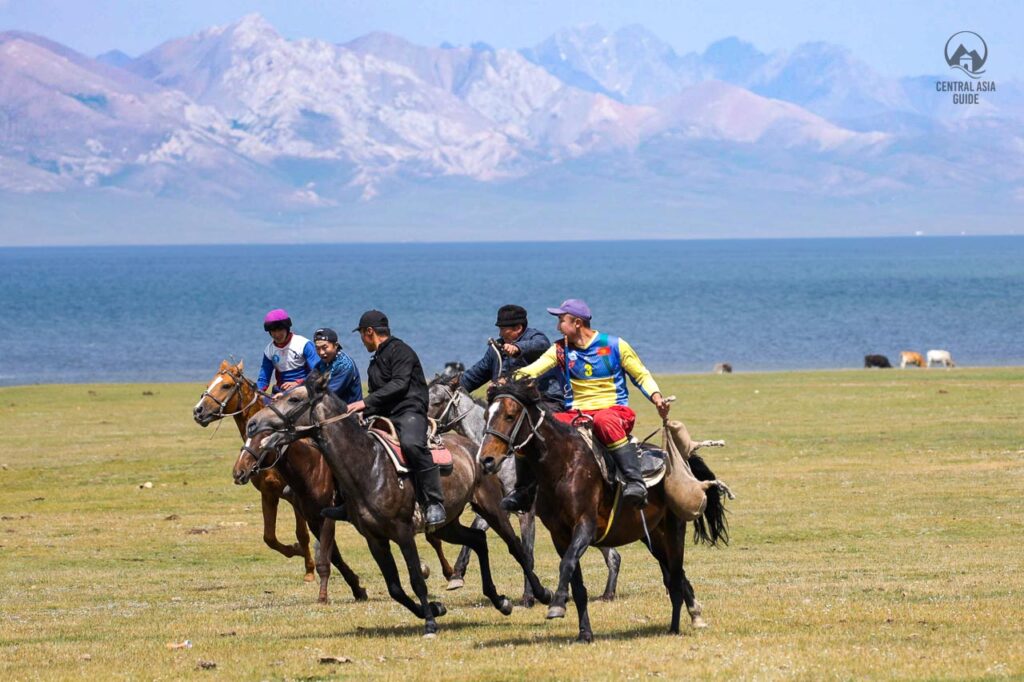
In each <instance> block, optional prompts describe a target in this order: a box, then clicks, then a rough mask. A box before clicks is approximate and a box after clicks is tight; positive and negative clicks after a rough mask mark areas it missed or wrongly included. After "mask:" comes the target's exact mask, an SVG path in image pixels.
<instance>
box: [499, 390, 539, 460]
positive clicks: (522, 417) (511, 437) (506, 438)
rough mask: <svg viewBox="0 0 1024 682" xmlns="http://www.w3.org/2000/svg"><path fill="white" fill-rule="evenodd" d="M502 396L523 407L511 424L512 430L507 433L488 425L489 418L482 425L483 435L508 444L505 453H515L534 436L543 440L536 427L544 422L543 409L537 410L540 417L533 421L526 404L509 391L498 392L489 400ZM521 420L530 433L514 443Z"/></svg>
mask: <svg viewBox="0 0 1024 682" xmlns="http://www.w3.org/2000/svg"><path fill="white" fill-rule="evenodd" d="M502 398H508V399H509V400H511V401H513V402H514V403H516V404H518V405H519V406H520V407H521V408H523V409H522V411H521V412H520V413H519V417H517V418H516V423H515V424H513V425H512V430H511V431H509V433H508V434H507V435H506V434H504V433H502V432H501V431H498V430H496V429H492V428H491V425H490V420H488V423H487V425H486V426H485V427H484V436H485V437H486V436H494V437H495V438H497V439H498V440H500V441H502V442H503V443H505V445H506V446H508V452H507V453H505V454H506V455H508V454H513V455H514V454H517V453H518V452H519V451H520V450H522V449H523V448H524V447H526V445H527V443H529V442H530V441H531V440H533V437H534V436H536V437H537V440H539V441H541V442H543V441H544V436H542V435H540V432H539V431H538V429H540V427H541V424H543V423H544V415H545V413H544V410H538V412H539V413H540V417H538V418H537V421H536V422H534V421H533V417H532V416H531V415H530V409H529V408H528V407H527V406H526V404H525V403H524V402H523V401H522V400H520V399H519V398H517V397H515V396H514V395H512V394H510V393H499V394H498V395H496V396H494V400H492V401H491V402H492V403H493V402H494V401H496V400H500V399H502ZM523 422H526V423H527V424H528V425H529V427H530V434H529V435H528V436H526V438H525V439H524V440H523V442H521V443H519V444H518V445H516V444H515V443H516V439H517V438H518V437H519V430H520V429H522V427H523Z"/></svg>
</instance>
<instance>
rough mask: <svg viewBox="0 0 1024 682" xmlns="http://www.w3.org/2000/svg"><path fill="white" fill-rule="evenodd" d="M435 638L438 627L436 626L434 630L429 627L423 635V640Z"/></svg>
mask: <svg viewBox="0 0 1024 682" xmlns="http://www.w3.org/2000/svg"><path fill="white" fill-rule="evenodd" d="M435 637H437V626H436V625H435V626H434V629H433V630H431V629H430V627H429V626H428V627H427V631H426V632H424V633H423V639H434V638H435Z"/></svg>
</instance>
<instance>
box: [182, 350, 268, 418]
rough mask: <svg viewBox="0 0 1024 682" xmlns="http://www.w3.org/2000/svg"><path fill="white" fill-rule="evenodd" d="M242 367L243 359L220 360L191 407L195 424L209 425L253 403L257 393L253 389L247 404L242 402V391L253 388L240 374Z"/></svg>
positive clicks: (242, 410)
mask: <svg viewBox="0 0 1024 682" xmlns="http://www.w3.org/2000/svg"><path fill="white" fill-rule="evenodd" d="M244 368H245V361H244V360H239V362H238V364H237V365H232V364H231V363H230V362H228V361H227V360H221V363H220V367H218V368H217V373H216V374H214V375H213V379H211V380H210V383H209V384H208V385H207V386H206V390H205V391H203V394H202V395H201V396H199V402H197V403H196V405H195V407H193V408H192V418H193V419H194V420H195V422H196V423H197V424H199V425H200V426H202V427H206V426H209V425H210V424H212V423H213V422H215V421H217V420H218V419H223V418H224V417H233V416H235V415H236V414H241V413H242V412H244V411H245V410H246V409H247V408H248V407H249V406H251V405H252V404H254V403H255V401H256V399H257V398H258V396H259V394H258V393H257V392H256V391H255V390H253V397H252V400H250V401H249V404H248V405H246V404H244V397H243V391H245V389H246V388H251V389H255V387H254V386H252V382H250V381H249V380H248V379H246V378H245V375H244V374H242V370H243V369H244Z"/></svg>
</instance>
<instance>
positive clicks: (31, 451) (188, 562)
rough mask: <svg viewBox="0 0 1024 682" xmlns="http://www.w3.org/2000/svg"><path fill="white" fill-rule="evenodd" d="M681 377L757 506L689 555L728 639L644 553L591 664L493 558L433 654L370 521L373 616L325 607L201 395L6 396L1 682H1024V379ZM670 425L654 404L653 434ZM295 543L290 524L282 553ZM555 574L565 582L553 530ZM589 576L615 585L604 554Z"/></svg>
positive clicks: (703, 427)
mask: <svg viewBox="0 0 1024 682" xmlns="http://www.w3.org/2000/svg"><path fill="white" fill-rule="evenodd" d="M662 386H663V388H664V389H665V392H666V393H675V394H676V395H678V396H679V402H678V403H677V404H676V406H675V409H674V414H675V415H677V416H678V417H680V418H682V419H683V420H684V421H685V422H686V423H687V425H688V426H689V428H690V431H691V433H693V435H694V436H695V437H697V438H724V439H726V440H727V441H728V447H727V448H726V449H724V450H713V451H709V452H708V453H707V454H706V457H707V459H708V461H709V463H710V464H711V466H712V468H713V469H714V471H715V472H716V474H718V475H719V476H720V477H721V478H722V479H723V480H725V481H727V482H728V483H729V484H730V485H731V486H732V488H733V489H734V490H735V491H736V493H737V494H738V496H739V497H738V499H736V500H735V501H733V502H731V503H730V504H729V509H730V511H731V514H730V521H731V524H732V538H733V542H732V544H731V545H729V546H728V547H725V548H718V549H709V548H706V547H694V546H692V545H689V546H688V552H687V557H686V567H687V574H688V576H689V577H690V580H691V581H692V582H693V584H694V587H695V589H696V591H697V596H698V598H699V599H700V600H701V602H702V603H703V605H704V613H705V616H706V618H707V620H708V622H709V623H710V628H708V629H707V630H705V631H700V632H696V631H693V630H692V629H689V628H687V629H685V630H684V633H683V634H682V635H681V636H668V635H665V634H663V631H664V630H665V629H666V627H667V623H668V616H669V602H668V599H667V597H666V596H665V593H664V590H663V588H662V586H661V579H660V573H659V571H658V569H657V566H656V564H655V562H654V561H653V560H652V559H651V558H650V557H649V556H648V555H647V553H646V550H644V549H643V548H642V547H640V546H631V547H628V548H625V549H624V550H623V555H624V561H623V569H622V576H621V579H620V584H619V588H620V589H619V595H620V596H619V599H618V601H616V602H614V603H595V604H593V605H592V607H591V619H592V622H593V626H594V632H595V637H596V641H595V643H594V644H593V645H591V646H584V645H577V644H573V643H572V640H573V639H574V637H575V634H576V614H575V610H574V609H573V608H572V607H571V606H570V609H569V615H568V617H567V618H566V619H564V620H560V621H553V622H546V621H545V620H544V610H543V609H542V608H534V609H532V610H526V609H521V608H516V610H515V612H514V613H513V614H512V616H510V617H508V618H504V617H502V616H501V615H500V614H498V613H497V612H496V611H495V610H494V609H493V608H491V607H490V606H489V604H488V603H487V602H486V600H485V599H484V597H483V596H482V595H481V594H480V591H479V571H478V570H477V569H476V566H475V563H474V565H473V566H472V568H471V574H470V576H469V578H468V580H467V586H466V588H465V589H463V590H462V591H459V592H453V593H448V592H445V591H444V590H443V586H444V583H443V582H442V581H441V579H440V576H439V573H440V571H439V570H438V569H437V565H436V561H435V560H434V559H433V558H432V557H429V558H428V561H429V563H430V564H431V566H432V568H433V569H434V576H433V577H432V578H431V579H430V581H429V584H430V587H431V590H432V595H433V596H434V597H440V599H441V600H442V601H443V602H444V603H445V604H446V605H447V606H448V609H449V614H448V615H447V616H446V617H444V618H443V619H441V620H440V621H439V622H440V624H441V633H440V635H439V636H438V638H437V639H435V640H424V639H422V638H421V637H420V632H421V624H420V623H419V622H417V621H416V620H415V619H414V618H413V617H412V615H411V614H409V613H408V612H406V611H405V610H404V609H402V608H401V607H399V606H398V605H396V604H394V603H393V602H392V601H391V600H390V599H389V598H388V596H387V593H386V591H385V589H384V585H383V581H382V579H381V578H380V576H379V574H378V573H377V569H376V566H375V565H374V563H373V561H372V560H371V558H370V557H369V553H368V552H367V550H366V545H365V543H364V542H363V541H362V539H361V538H359V537H358V536H357V534H356V533H355V532H354V531H353V529H352V528H351V527H350V526H347V525H345V526H343V527H342V526H339V529H340V531H339V542H340V545H341V548H342V551H343V553H344V555H345V557H346V560H347V561H348V562H349V563H350V564H351V565H352V566H353V567H354V568H355V569H356V570H357V571H358V572H359V573H360V574H361V576H362V577H363V583H364V585H366V586H367V589H368V590H369V591H370V601H369V602H368V603H364V604H355V603H353V602H352V599H351V596H350V594H349V593H348V591H347V587H346V586H345V584H344V582H343V581H342V580H340V577H339V576H337V575H335V577H334V578H332V580H331V594H332V603H331V604H330V605H327V606H318V605H317V604H316V603H315V600H316V587H315V585H314V584H309V583H304V582H303V581H302V566H301V562H300V559H284V558H283V557H281V556H280V555H278V554H276V553H273V552H271V551H270V550H269V549H267V548H266V547H264V545H263V543H262V540H261V529H262V524H261V520H260V516H259V497H258V494H257V493H256V491H255V490H254V489H253V488H252V487H251V486H247V487H237V486H235V485H233V483H232V482H231V478H230V468H231V466H232V463H233V461H234V458H235V455H236V454H237V452H238V445H239V439H238V433H237V431H236V430H235V427H234V424H233V423H225V424H224V425H223V427H222V428H221V429H220V431H219V432H214V430H213V427H211V428H209V429H206V430H203V429H200V428H199V427H197V426H196V425H195V424H194V423H193V422H192V420H191V415H190V410H191V407H192V405H193V404H194V403H195V401H196V399H197V398H198V396H199V393H200V391H201V390H202V386H200V385H198V384H196V385H184V384H162V385H149V386H143V385H94V386H39V387H20V388H7V389H0V424H3V431H2V433H3V435H2V436H0V445H2V447H0V466H2V468H0V515H2V520H0V575H2V576H3V578H2V581H0V678H2V679H5V680H7V679H33V678H48V679H78V678H81V677H89V678H101V679H109V678H134V679H140V678H141V679H151V678H152V679H158V678H163V679H168V678H181V677H204V678H210V679H213V678H217V679H238V678H246V679H321V678H332V677H335V678H336V677H358V678H364V677H382V678H408V679H419V678H430V679H435V680H437V679H455V678H509V679H511V678H527V677H528V678H532V679H555V678H621V677H623V676H632V677H637V678H642V679H647V678H651V677H664V678H683V677H686V678H691V679H702V678H709V677H714V678H747V679H749V678H758V679H791V678H797V679H813V680H817V679H835V678H840V679H861V678H892V677H899V678H968V677H988V678H992V677H1002V676H1017V677H1020V676H1024V625H1022V622H1024V619H1022V617H1021V613H1022V612H1024V571H1022V567H1024V423H1022V417H1024V407H1022V406H1024V368H1000V369H956V370H953V371H942V370H931V371H921V370H913V371H912V370H908V371H899V370H892V371H845V372H793V373H778V374H736V375H731V376H728V375H727V376H710V375H709V376H678V377H670V378H663V379H662ZM147 392H150V393H152V395H148V394H147ZM655 425H656V420H655V415H654V412H653V410H652V409H651V408H650V407H649V406H644V407H641V420H640V423H639V425H638V426H637V429H636V431H637V433H639V434H643V435H646V433H648V432H649V431H650V430H652V429H653V428H654V426H655ZM146 481H152V483H153V488H151V489H141V488H140V487H139V486H140V484H142V483H144V482H146ZM290 524H291V521H290V514H286V513H282V515H281V519H280V524H279V525H280V528H279V536H280V537H281V538H282V539H285V538H287V537H288V530H289V526H290ZM194 529H203V530H205V531H207V532H205V533H193V532H192V531H193V530H194ZM422 546H423V545H422V543H421V547H422ZM491 547H492V562H493V564H494V566H495V570H496V580H497V582H498V585H499V589H500V590H502V591H503V592H505V593H506V594H508V595H509V596H515V597H518V595H519V592H520V589H521V578H520V577H519V574H518V570H517V568H516V567H515V565H514V563H513V562H512V560H511V558H509V557H508V555H507V554H506V553H505V551H504V549H503V548H502V547H501V546H500V543H498V542H492V543H491ZM421 551H422V550H421ZM423 553H424V555H425V556H427V555H426V553H425V552H423ZM454 555H455V549H454V548H452V550H451V552H450V558H452V559H454ZM537 558H538V573H539V575H540V576H541V579H542V581H544V582H545V584H548V585H552V586H553V583H554V581H555V576H556V566H557V562H556V560H555V555H554V551H553V550H552V549H551V545H550V540H549V538H548V537H547V533H546V531H544V530H543V529H540V530H539V533H538V552H537ZM583 566H584V569H585V574H586V576H587V579H588V583H589V585H590V588H591V592H592V594H598V593H600V590H601V588H602V587H603V583H604V578H605V571H604V568H603V564H602V562H601V557H600V553H599V552H597V551H594V550H591V551H590V552H588V553H587V555H586V556H585V557H584V561H583ZM185 639H190V640H191V641H192V642H193V648H191V649H189V650H177V651H172V650H168V649H167V648H166V644H167V643H168V642H177V641H181V640H185ZM320 655H334V656H347V657H350V658H351V659H352V662H351V663H346V664H342V665H323V664H320V663H319V662H318V657H319V656H320ZM201 659H202V660H207V661H214V662H216V664H217V667H216V668H215V669H214V670H209V671H207V670H199V669H197V664H198V662H199V660H201Z"/></svg>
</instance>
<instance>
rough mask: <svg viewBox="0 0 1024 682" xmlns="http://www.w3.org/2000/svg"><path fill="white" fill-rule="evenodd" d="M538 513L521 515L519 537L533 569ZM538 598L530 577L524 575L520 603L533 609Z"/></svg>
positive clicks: (530, 512) (531, 512)
mask: <svg viewBox="0 0 1024 682" xmlns="http://www.w3.org/2000/svg"><path fill="white" fill-rule="evenodd" d="M536 522H537V512H535V511H533V510H532V509H531V510H530V511H528V512H525V513H523V514H520V515H519V537H520V538H521V540H520V542H522V543H523V554H524V555H525V556H526V558H527V560H528V561H529V562H530V568H531V569H532V568H533V545H534V542H535V541H536V539H537V523H536ZM536 601H537V600H536V598H535V597H534V594H533V586H532V585H530V577H529V576H527V575H526V574H525V573H524V574H523V599H522V602H520V603H521V604H522V605H523V606H525V607H526V608H528V609H530V608H533V605H534V603H535V602H536Z"/></svg>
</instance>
